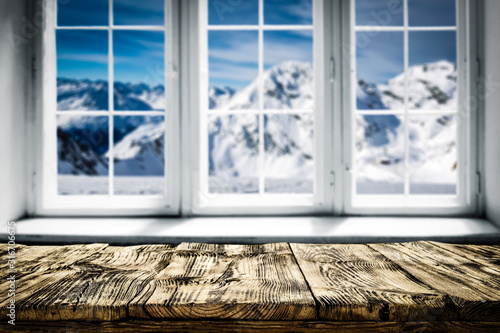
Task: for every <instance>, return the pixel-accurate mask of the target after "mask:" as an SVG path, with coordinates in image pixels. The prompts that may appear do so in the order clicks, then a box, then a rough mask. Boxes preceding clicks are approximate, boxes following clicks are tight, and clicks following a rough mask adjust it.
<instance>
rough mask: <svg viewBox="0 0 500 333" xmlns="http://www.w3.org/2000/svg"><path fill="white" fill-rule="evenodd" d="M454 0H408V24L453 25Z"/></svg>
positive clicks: (454, 20)
mask: <svg viewBox="0 0 500 333" xmlns="http://www.w3.org/2000/svg"><path fill="white" fill-rule="evenodd" d="M455 12H456V4H455V0H439V1H437V0H408V21H409V25H410V26H417V27H421V26H454V25H455V24H456V23H455V22H456V19H455V16H456V14H455Z"/></svg>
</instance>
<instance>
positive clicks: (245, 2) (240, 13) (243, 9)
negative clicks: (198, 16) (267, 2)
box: [208, 0, 259, 25]
mask: <svg viewBox="0 0 500 333" xmlns="http://www.w3.org/2000/svg"><path fill="white" fill-rule="evenodd" d="M208 24H210V25H222V24H224V25H233V24H246V25H257V24H259V0H236V1H235V0H232V1H221V0H208Z"/></svg>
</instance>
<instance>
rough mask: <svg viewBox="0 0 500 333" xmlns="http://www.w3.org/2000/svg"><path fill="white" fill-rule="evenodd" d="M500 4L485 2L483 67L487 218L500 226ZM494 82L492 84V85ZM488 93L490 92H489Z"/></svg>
mask: <svg viewBox="0 0 500 333" xmlns="http://www.w3.org/2000/svg"><path fill="white" fill-rule="evenodd" d="M499 15H500V1H498V0H485V1H484V27H485V29H484V30H485V34H484V60H483V62H484V65H483V66H482V67H483V69H482V73H481V74H482V76H483V77H484V78H485V79H486V82H490V83H489V84H487V85H486V87H483V89H482V90H484V92H485V96H484V103H485V104H484V107H485V110H484V113H485V129H484V139H485V147H484V148H485V149H484V151H485V156H484V163H485V175H484V184H485V197H486V202H485V205H486V207H485V208H486V215H487V217H488V218H489V219H490V220H491V221H493V222H494V223H496V224H497V225H499V226H500V130H499V126H500V62H499V61H498V55H499V54H500V20H498V16H499ZM492 83H493V84H492ZM488 91H489V93H488Z"/></svg>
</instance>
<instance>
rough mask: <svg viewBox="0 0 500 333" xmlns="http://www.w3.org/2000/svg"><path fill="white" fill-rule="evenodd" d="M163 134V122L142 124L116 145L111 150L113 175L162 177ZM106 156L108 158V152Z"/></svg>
mask: <svg viewBox="0 0 500 333" xmlns="http://www.w3.org/2000/svg"><path fill="white" fill-rule="evenodd" d="M164 132H165V125H164V123H163V122H161V123H157V124H154V123H151V124H144V125H141V126H139V127H137V128H136V129H135V130H134V131H132V132H131V133H130V134H128V135H126V136H125V137H124V138H123V139H122V140H121V141H119V142H118V143H116V144H115V146H114V148H113V156H114V162H115V164H114V170H115V175H116V176H137V175H145V176H161V175H163V174H164V153H163V140H164ZM106 156H107V157H109V152H108V153H106Z"/></svg>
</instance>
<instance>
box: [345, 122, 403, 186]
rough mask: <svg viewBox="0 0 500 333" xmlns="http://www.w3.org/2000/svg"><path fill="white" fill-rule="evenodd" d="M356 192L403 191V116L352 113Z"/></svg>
mask: <svg viewBox="0 0 500 333" xmlns="http://www.w3.org/2000/svg"><path fill="white" fill-rule="evenodd" d="M355 160H356V176H357V178H356V193H357V194H403V193H404V172H405V170H404V126H403V118H402V117H400V116H394V115H383V116H375V115H373V116H371V115H365V116H357V117H356V147H355Z"/></svg>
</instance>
